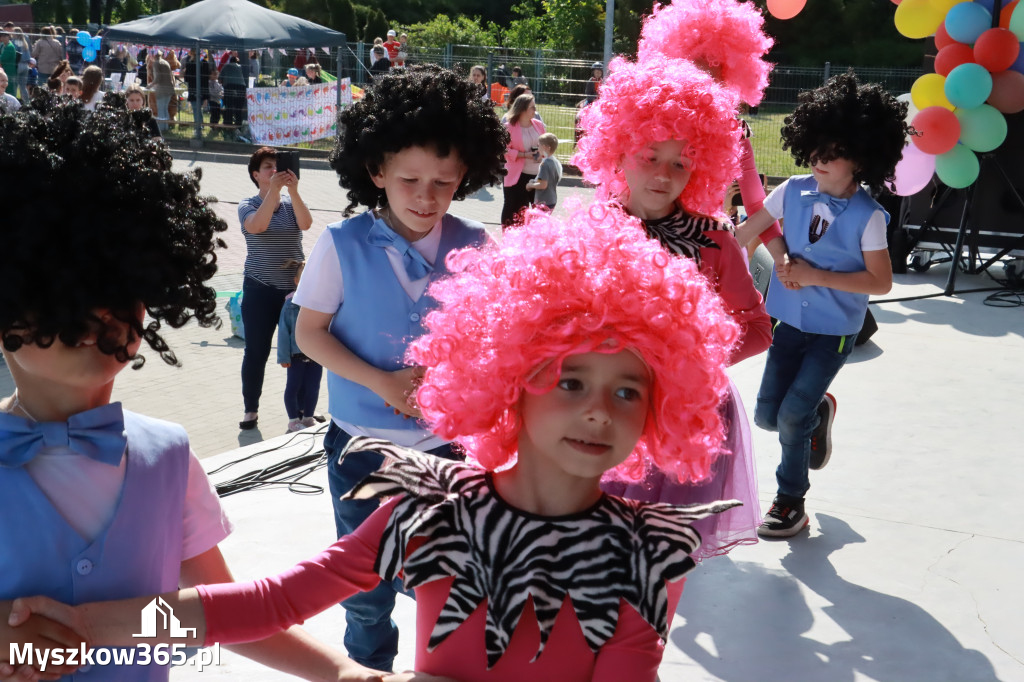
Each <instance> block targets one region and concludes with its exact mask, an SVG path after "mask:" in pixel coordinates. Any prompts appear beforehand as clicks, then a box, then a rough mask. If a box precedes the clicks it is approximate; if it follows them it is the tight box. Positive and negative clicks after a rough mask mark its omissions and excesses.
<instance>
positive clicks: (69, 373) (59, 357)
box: [4, 305, 145, 402]
mask: <svg viewBox="0 0 1024 682" xmlns="http://www.w3.org/2000/svg"><path fill="white" fill-rule="evenodd" d="M144 313H145V309H144V308H143V307H142V306H141V305H139V306H138V309H137V312H136V314H137V315H138V319H139V320H140V321H141V320H142V318H143V314H144ZM94 314H95V315H96V316H97V317H99V318H100V319H102V320H103V321H104V322H105V323H106V324H107V325H108V327H110V328H111V329H112V330H113V331H114V333H115V334H116V341H117V342H118V343H119V344H123V343H127V350H128V353H129V354H130V355H134V354H135V353H136V352H137V351H138V350H139V346H140V345H141V343H142V339H141V338H140V337H138V336H135V338H133V339H132V340H131V342H128V339H129V336H130V331H131V329H130V327H129V325H128V324H127V323H124V322H119V321H117V320H116V319H114V318H113V317H112V316H111V315H110V312H109V311H107V310H102V309H101V310H96V311H94ZM98 331H99V328H97V330H96V331H93V332H92V333H89V334H87V335H86V336H84V337H83V338H82V339H81V340H80V341H79V342H78V343H77V344H76V345H74V346H66V345H64V344H63V343H62V342H61V341H60V339H55V340H54V342H53V344H51V345H50V347H49V348H41V347H40V346H37V345H35V344H29V343H26V344H24V345H22V347H21V348H19V349H18V350H17V351H14V352H13V353H12V352H8V351H4V356H5V357H6V359H7V362H8V366H9V367H10V368H11V374H12V376H13V378H14V381H15V384H16V385H17V386H18V387H19V389H20V390H21V392H22V393H26V394H27V393H30V392H31V393H33V394H34V395H36V396H38V397H52V399H53V400H57V401H58V402H59V401H61V400H63V398H64V397H67V398H72V399H73V398H74V396H79V395H83V394H90V393H93V392H95V391H100V390H105V389H107V388H109V387H110V386H111V385H112V383H113V381H114V377H116V376H117V374H118V372H120V371H121V370H122V369H124V368H125V365H126V364H127V363H124V362H119V361H118V360H117V358H116V357H114V356H113V355H108V354H107V353H104V352H102V351H101V350H100V349H99V348H98V347H97V345H96V341H97V337H98Z"/></svg>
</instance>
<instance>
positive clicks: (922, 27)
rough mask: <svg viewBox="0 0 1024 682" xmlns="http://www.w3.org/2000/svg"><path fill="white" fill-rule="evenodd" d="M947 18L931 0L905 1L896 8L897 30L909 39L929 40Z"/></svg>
mask: <svg viewBox="0 0 1024 682" xmlns="http://www.w3.org/2000/svg"><path fill="white" fill-rule="evenodd" d="M945 18H946V13H945V12H940V11H939V10H938V9H936V8H935V6H934V5H932V3H931V1H930V0H903V2H901V3H900V4H899V7H897V8H896V16H895V17H894V21H895V23H896V30H897V31H899V32H900V33H902V34H903V35H905V36H906V37H908V38H914V39H916V38H927V37H928V36H930V35H932V34H934V33H935V30H936V29H938V28H939V24H941V23H942V22H943V21H944V20H945Z"/></svg>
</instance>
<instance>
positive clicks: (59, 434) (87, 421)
mask: <svg viewBox="0 0 1024 682" xmlns="http://www.w3.org/2000/svg"><path fill="white" fill-rule="evenodd" d="M127 445H128V439H127V438H126V437H125V433H124V413H123V412H122V411H121V403H110V404H108V405H103V406H102V407H97V408H95V409H92V410H89V411H87V412H81V413H79V414H76V415H72V416H71V418H70V419H68V420H67V421H66V422H35V421H32V420H31V419H24V418H22V417H17V416H15V415H13V414H8V413H6V412H0V466H4V467H10V468H15V467H21V466H24V465H25V464H26V463H28V462H29V461H31V460H32V458H33V457H35V456H36V454H38V453H39V450H40V449H41V448H44V447H61V446H62V447H67V448H71V449H72V450H74V451H75V452H77V453H79V454H82V455H85V456H86V457H90V458H92V459H95V460H96V461H98V462H103V463H104V464H109V465H111V466H117V464H118V463H119V462H120V461H121V457H122V456H123V455H124V449H125V447H126V446H127Z"/></svg>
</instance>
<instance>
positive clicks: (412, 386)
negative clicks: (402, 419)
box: [378, 367, 426, 418]
mask: <svg viewBox="0 0 1024 682" xmlns="http://www.w3.org/2000/svg"><path fill="white" fill-rule="evenodd" d="M425 371H426V369H424V368H423V367H406V368H404V369H400V370H398V371H396V372H389V373H388V377H387V381H386V382H385V384H384V385H383V386H382V387H381V390H380V391H379V392H378V395H380V397H382V398H384V404H385V405H387V406H388V407H391V408H393V409H394V410H395V414H404V415H405V416H406V418H408V417H417V418H418V417H422V416H423V413H421V412H420V410H419V408H418V407H416V405H415V403H414V402H413V397H414V396H415V395H416V389H418V388H419V387H420V382H422V381H423V373H424V372H425Z"/></svg>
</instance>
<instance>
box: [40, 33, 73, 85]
mask: <svg viewBox="0 0 1024 682" xmlns="http://www.w3.org/2000/svg"><path fill="white" fill-rule="evenodd" d="M56 36H57V32H56V31H55V30H54V28H53V26H46V27H44V28H43V37H42V38H40V39H39V40H37V41H36V44H35V45H33V46H32V56H33V57H35V58H36V63H37V64H38V66H39V73H47V74H54V75H55V73H54V72H55V70H56V68H57V64H59V63H60V62H61V60H63V59H64V46H63V45H62V44H61V43H60V41H59V40H57V37H56ZM68 75H69V76H70V75H71V74H70V73H69V74H68Z"/></svg>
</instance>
